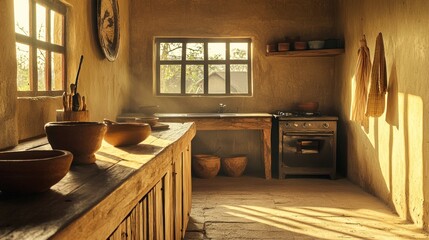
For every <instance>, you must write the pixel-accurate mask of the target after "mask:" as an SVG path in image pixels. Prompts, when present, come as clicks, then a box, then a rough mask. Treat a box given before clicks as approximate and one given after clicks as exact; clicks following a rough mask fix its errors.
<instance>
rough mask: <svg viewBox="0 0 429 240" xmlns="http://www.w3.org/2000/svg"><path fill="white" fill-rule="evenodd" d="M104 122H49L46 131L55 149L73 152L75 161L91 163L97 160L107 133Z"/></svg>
mask: <svg viewBox="0 0 429 240" xmlns="http://www.w3.org/2000/svg"><path fill="white" fill-rule="evenodd" d="M106 129H107V127H106V125H105V124H104V123H102V122H49V123H47V124H46V125H45V132H46V135H47V137H48V141H49V144H51V147H52V148H53V149H63V150H67V151H70V152H71V153H73V163H77V164H91V163H94V162H95V161H96V158H95V155H94V153H95V152H97V151H98V149H100V147H101V143H102V142H103V137H104V134H105V133H106Z"/></svg>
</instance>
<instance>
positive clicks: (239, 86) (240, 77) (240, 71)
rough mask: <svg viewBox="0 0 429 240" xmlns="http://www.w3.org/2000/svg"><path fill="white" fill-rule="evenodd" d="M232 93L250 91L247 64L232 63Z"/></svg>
mask: <svg viewBox="0 0 429 240" xmlns="http://www.w3.org/2000/svg"><path fill="white" fill-rule="evenodd" d="M230 75H231V94H234V93H241V94H243V93H248V92H249V82H248V68H247V65H246V64H231V65H230Z"/></svg>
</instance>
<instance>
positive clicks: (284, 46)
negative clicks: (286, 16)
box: [277, 42, 289, 52]
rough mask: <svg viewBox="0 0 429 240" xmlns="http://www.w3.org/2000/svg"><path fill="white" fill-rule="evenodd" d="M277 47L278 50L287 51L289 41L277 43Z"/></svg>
mask: <svg viewBox="0 0 429 240" xmlns="http://www.w3.org/2000/svg"><path fill="white" fill-rule="evenodd" d="M277 49H278V50H279V52H286V51H289V43H286V42H284V43H278V44H277Z"/></svg>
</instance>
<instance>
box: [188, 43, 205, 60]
mask: <svg viewBox="0 0 429 240" xmlns="http://www.w3.org/2000/svg"><path fill="white" fill-rule="evenodd" d="M186 60H204V43H187V44H186Z"/></svg>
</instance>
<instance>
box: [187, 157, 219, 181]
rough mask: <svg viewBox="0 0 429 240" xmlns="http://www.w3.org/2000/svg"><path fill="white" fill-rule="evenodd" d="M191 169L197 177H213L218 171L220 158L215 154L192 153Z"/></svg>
mask: <svg viewBox="0 0 429 240" xmlns="http://www.w3.org/2000/svg"><path fill="white" fill-rule="evenodd" d="M192 170H193V171H194V173H195V175H196V176H197V177H199V178H213V177H215V176H216V175H217V174H218V173H219V170H220V158H219V157H218V156H215V155H206V154H198V155H194V156H192Z"/></svg>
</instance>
